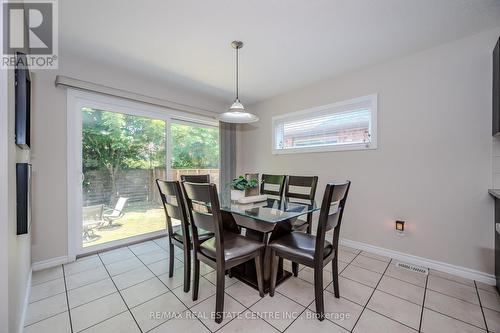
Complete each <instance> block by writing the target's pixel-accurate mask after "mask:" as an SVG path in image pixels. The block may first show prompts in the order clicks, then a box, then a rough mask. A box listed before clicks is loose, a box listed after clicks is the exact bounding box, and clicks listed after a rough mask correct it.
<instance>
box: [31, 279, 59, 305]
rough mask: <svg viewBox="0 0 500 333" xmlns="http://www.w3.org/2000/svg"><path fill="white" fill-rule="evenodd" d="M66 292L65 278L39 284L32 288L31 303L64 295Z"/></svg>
mask: <svg viewBox="0 0 500 333" xmlns="http://www.w3.org/2000/svg"><path fill="white" fill-rule="evenodd" d="M65 291H66V287H65V286H64V278H59V279H55V280H51V281H47V282H44V283H41V284H37V285H35V286H33V287H32V288H31V293H30V299H29V302H30V303H33V302H35V301H39V300H41V299H43V298H47V297H50V296H54V295H57V294H60V293H64V292H65Z"/></svg>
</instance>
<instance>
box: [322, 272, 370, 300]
mask: <svg viewBox="0 0 500 333" xmlns="http://www.w3.org/2000/svg"><path fill="white" fill-rule="evenodd" d="M326 291H328V292H330V293H332V294H333V293H334V291H333V284H331V285H329V286H328V288H327V289H326ZM339 293H340V296H341V297H344V298H347V299H348V300H350V301H352V302H354V303H357V304H359V305H362V306H365V305H366V303H367V302H368V299H369V298H370V296H371V294H372V293H373V288H370V287H368V286H365V285H364V284H361V283H359V282H356V281H353V280H349V279H347V278H345V277H342V276H339Z"/></svg>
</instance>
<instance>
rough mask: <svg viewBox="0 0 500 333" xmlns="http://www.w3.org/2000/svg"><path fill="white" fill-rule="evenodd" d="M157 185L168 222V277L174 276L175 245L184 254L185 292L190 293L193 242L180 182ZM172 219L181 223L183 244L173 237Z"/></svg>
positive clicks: (157, 181) (159, 183) (158, 180)
mask: <svg viewBox="0 0 500 333" xmlns="http://www.w3.org/2000/svg"><path fill="white" fill-rule="evenodd" d="M156 185H157V186H158V191H159V192H160V197H161V201H162V203H163V209H164V211H165V216H166V221H167V231H168V244H169V250H170V254H169V270H168V277H172V276H173V275H174V258H175V256H174V245H175V246H177V247H178V248H180V249H182V250H183V252H184V292H188V291H189V287H190V281H191V251H190V249H191V240H190V237H189V223H188V219H187V213H186V204H185V202H184V196H183V193H182V190H181V186H180V185H179V182H178V181H165V180H161V179H156ZM167 196H171V197H175V200H176V201H177V205H174V204H172V203H170V202H168V200H167ZM172 219H176V220H180V221H181V229H182V242H179V240H177V239H176V238H174V237H173V235H174V230H173V228H172Z"/></svg>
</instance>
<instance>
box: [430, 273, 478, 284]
mask: <svg viewBox="0 0 500 333" xmlns="http://www.w3.org/2000/svg"><path fill="white" fill-rule="evenodd" d="M429 275H434V276H439V277H442V278H445V279H447V280H451V281H455V282H458V283H461V284H465V285H468V286H469V287H474V281H473V280H470V279H465V278H463V277H460V276H456V275H453V274H449V273H445V272H441V271H436V270H435V269H429Z"/></svg>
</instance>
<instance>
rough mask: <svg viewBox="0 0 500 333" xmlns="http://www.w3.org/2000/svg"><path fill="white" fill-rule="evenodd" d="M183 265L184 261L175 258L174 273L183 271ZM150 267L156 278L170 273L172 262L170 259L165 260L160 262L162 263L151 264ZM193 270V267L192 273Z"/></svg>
mask: <svg viewBox="0 0 500 333" xmlns="http://www.w3.org/2000/svg"><path fill="white" fill-rule="evenodd" d="M183 265H184V264H183V263H182V261H180V260H179V259H177V258H175V259H174V273H175V271H176V270H181V271H182V270H183V269H184V268H183ZM148 267H149V269H150V270H151V271H152V272H153V273H154V274H155V275H156V276H159V275H163V274H167V273H168V270H169V267H170V262H169V260H168V259H164V260H160V261H157V262H154V263H152V264H149V265H148ZM192 270H193V268H192V266H191V271H192Z"/></svg>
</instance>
